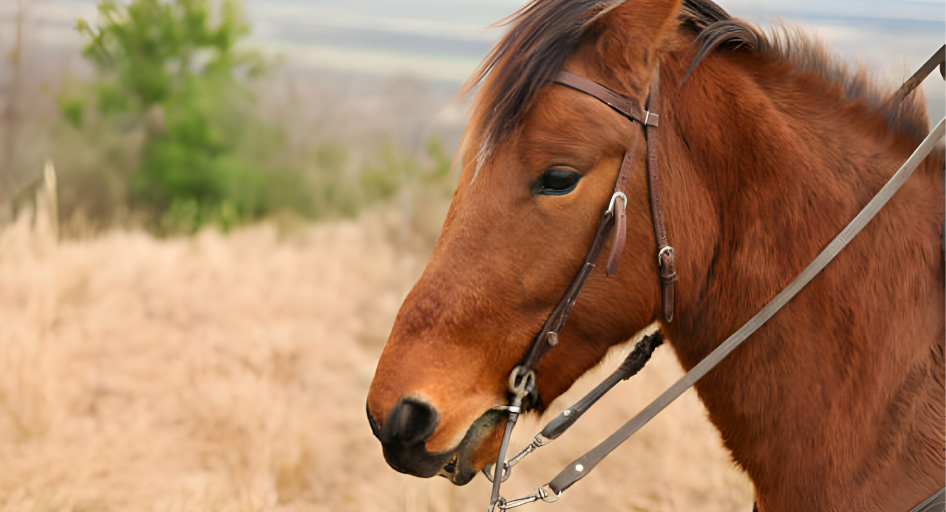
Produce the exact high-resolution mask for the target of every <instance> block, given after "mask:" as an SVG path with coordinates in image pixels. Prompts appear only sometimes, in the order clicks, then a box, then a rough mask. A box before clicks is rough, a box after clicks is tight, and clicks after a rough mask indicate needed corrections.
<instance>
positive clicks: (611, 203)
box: [605, 192, 627, 213]
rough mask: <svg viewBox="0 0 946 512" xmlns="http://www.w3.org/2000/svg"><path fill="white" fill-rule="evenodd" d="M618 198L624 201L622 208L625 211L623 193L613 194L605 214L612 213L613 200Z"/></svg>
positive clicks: (625, 204) (625, 200) (625, 202)
mask: <svg viewBox="0 0 946 512" xmlns="http://www.w3.org/2000/svg"><path fill="white" fill-rule="evenodd" d="M619 197H620V198H621V199H623V200H624V208H625V209H627V196H626V195H624V192H615V193H614V195H612V196H611V202H610V203H608V210H607V211H606V212H605V213H614V200H615V199H617V198H619Z"/></svg>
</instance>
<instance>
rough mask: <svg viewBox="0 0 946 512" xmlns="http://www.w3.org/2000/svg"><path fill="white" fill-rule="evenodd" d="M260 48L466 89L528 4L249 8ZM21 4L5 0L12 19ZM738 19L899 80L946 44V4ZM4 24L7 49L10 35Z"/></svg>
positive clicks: (368, 0)
mask: <svg viewBox="0 0 946 512" xmlns="http://www.w3.org/2000/svg"><path fill="white" fill-rule="evenodd" d="M23 1H24V2H26V3H27V4H28V8H29V12H30V18H31V25H33V26H34V30H33V31H32V34H33V37H35V38H37V39H38V40H40V41H42V42H43V43H46V44H50V45H60V46H63V45H64V46H76V47H77V46H78V45H79V44H80V41H79V38H78V36H77V34H76V33H75V31H74V30H72V27H73V26H74V24H75V19H76V17H84V18H86V19H89V20H90V21H93V20H94V19H95V3H96V2H95V0H23ZM245 3H246V7H247V14H248V17H249V19H250V21H251V23H252V25H253V35H252V38H253V42H254V43H255V44H257V45H259V46H261V47H263V48H264V49H265V51H266V52H267V53H270V54H272V55H278V56H280V57H282V58H283V59H285V60H286V61H288V62H289V63H291V64H293V65H295V66H300V67H306V68H312V69H314V70H327V71H333V72H343V73H354V74H360V75H364V76H375V77H392V76H399V75H408V76H412V77H415V78H419V79H423V80H431V81H436V82H440V83H444V84H447V85H448V86H457V85H459V84H460V83H461V82H463V81H464V80H465V79H466V78H467V77H468V76H469V75H470V74H471V73H472V72H473V70H474V69H475V68H476V66H477V64H478V63H479V61H480V60H481V59H482V58H483V57H484V56H485V54H486V53H487V51H488V50H489V48H490V47H491V45H492V44H493V42H495V41H496V39H497V38H498V37H499V36H500V35H501V34H502V32H503V29H502V28H487V26H488V25H490V24H493V23H495V22H496V21H499V20H501V19H502V18H504V17H506V16H508V15H509V14H511V13H513V12H514V11H515V10H516V9H517V8H519V7H520V6H521V5H522V1H521V0H359V1H357V2H355V1H352V0H245ZM14 5H15V2H14V0H0V19H7V20H8V19H9V18H10V16H9V13H10V12H11V11H12V9H13V6H14ZM720 5H722V6H723V8H725V9H726V10H727V11H729V13H730V14H732V15H734V16H737V17H742V18H746V19H748V20H750V21H752V22H755V23H757V24H760V25H763V26H764V25H766V24H767V23H770V22H772V21H774V20H776V19H777V17H781V18H782V19H784V20H786V21H789V22H794V23H797V24H799V25H801V27H803V28H804V29H805V30H806V31H810V32H814V33H815V34H817V36H818V37H820V38H822V39H824V40H825V41H826V42H828V43H829V44H830V45H831V46H833V47H834V48H835V49H836V50H837V51H838V52H839V53H840V54H841V55H842V56H843V57H844V58H846V59H847V60H848V61H852V62H859V61H861V60H863V61H864V62H866V63H867V64H868V66H869V67H870V68H871V69H872V70H874V71H875V73H876V74H879V75H881V76H886V77H888V78H890V79H891V80H893V81H898V80H902V79H903V78H905V77H907V76H909V75H910V74H912V72H913V71H914V70H915V69H916V68H918V67H919V66H920V65H921V64H922V63H923V62H924V61H925V60H926V59H927V58H928V57H929V56H930V55H931V54H932V53H933V52H934V51H935V50H936V49H937V48H939V46H940V45H942V44H943V42H944V39H946V22H944V20H946V3H944V2H943V1H942V0H886V1H880V0H721V1H720ZM7 27H8V25H4V24H0V47H5V46H7V44H5V43H6V42H7V41H5V40H4V39H8V38H9V35H10V32H11V31H10V30H6V28H7ZM924 89H925V90H926V93H927V97H928V98H929V99H930V102H931V110H932V111H934V112H936V111H942V110H943V108H946V107H944V106H943V105H944V98H943V96H944V87H943V82H942V80H941V79H937V80H934V79H933V78H931V79H929V80H927V81H926V83H924ZM941 115H942V114H940V116H941Z"/></svg>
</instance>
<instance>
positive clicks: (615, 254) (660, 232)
mask: <svg viewBox="0 0 946 512" xmlns="http://www.w3.org/2000/svg"><path fill="white" fill-rule="evenodd" d="M553 83H556V84H559V85H564V86H565V87H569V88H571V89H574V90H576V91H579V92H582V93H585V94H587V95H589V96H591V97H593V98H595V99H597V100H599V101H601V102H603V103H604V104H606V105H607V106H609V107H611V109H613V110H614V111H615V112H617V113H619V114H621V115H622V116H624V117H625V118H627V119H628V120H630V121H632V122H636V123H639V124H640V125H641V127H642V128H643V130H644V138H645V139H646V140H647V188H648V194H649V196H650V212H651V219H652V224H653V228H654V239H655V240H656V242H657V251H656V255H657V267H658V277H659V279H660V285H661V287H660V288H661V304H662V308H661V309H662V312H663V316H664V319H665V320H666V321H667V322H671V321H673V299H674V284H675V282H676V279H677V274H676V271H675V270H674V256H675V252H674V249H673V247H672V246H670V244H669V243H668V242H667V227H666V225H665V223H664V215H663V210H662V208H661V202H660V180H659V175H658V172H657V171H658V163H657V162H658V161H657V126H658V124H659V121H660V117H659V116H658V114H657V113H656V111H657V109H658V108H659V106H660V88H659V85H660V68H659V65H658V66H657V67H656V68H655V70H654V77H653V80H652V81H651V86H650V93H649V94H648V97H647V103H646V104H645V106H644V108H641V107H639V106H638V105H637V104H636V103H635V102H633V101H632V100H630V99H628V98H625V97H624V96H621V95H620V94H618V93H616V92H614V91H612V90H610V89H608V88H607V87H604V86H603V85H600V84H597V83H595V82H592V81H591V80H588V79H587V78H584V77H581V76H578V75H576V74H574V73H570V72H568V71H561V72H559V74H558V75H557V76H556V77H555V80H554V81H553ZM634 157H635V151H634V149H633V148H629V149H627V150H625V152H624V158H623V159H622V160H621V167H620V168H619V169H618V176H617V179H616V180H615V182H614V193H613V194H611V200H610V201H609V202H608V208H607V209H606V210H605V211H604V213H602V214H601V219H600V220H599V221H598V227H597V228H596V229H595V237H594V240H592V242H591V248H590V249H589V250H588V254H587V255H586V256H585V260H584V262H583V263H582V265H581V268H579V270H578V273H577V274H575V277H574V278H573V279H572V281H571V283H570V284H569V285H568V288H567V289H566V290H565V293H564V295H562V297H561V298H560V299H559V301H558V302H557V303H556V304H555V307H553V308H552V311H551V313H549V316H548V319H546V321H545V324H544V325H543V326H542V330H541V331H539V334H538V336H536V337H535V339H534V340H533V341H532V345H531V346H530V347H529V349H528V350H527V351H526V354H525V356H523V358H522V360H521V361H520V362H519V365H518V366H516V367H515V368H514V369H513V370H512V372H511V373H510V375H509V391H510V392H511V393H512V400H511V403H510V404H509V405H504V406H500V407H497V408H496V409H498V410H501V411H504V412H507V413H508V414H509V417H508V419H507V421H506V428H505V430H504V432H503V439H502V441H501V442H500V448H499V454H498V456H497V462H496V465H495V468H496V469H495V474H494V475H493V476H492V480H493V490H492V496H491V498H490V510H492V509H493V508H494V506H495V505H496V503H497V502H498V501H499V500H500V499H501V498H500V497H499V485H500V483H501V482H502V481H503V480H504V478H502V477H500V476H499V472H500V471H501V470H502V468H503V461H504V458H505V456H506V449H507V447H508V445H509V437H510V435H511V434H512V428H513V426H514V425H515V423H516V420H518V418H519V414H520V412H521V411H522V404H523V400H524V399H525V398H526V397H527V396H530V395H532V396H533V397H534V396H535V372H534V370H535V366H536V365H537V364H538V363H539V361H540V360H541V359H542V357H543V356H544V355H545V354H546V353H547V352H548V351H549V349H550V348H552V347H554V346H555V345H557V344H558V334H559V332H561V330H562V328H563V327H564V326H565V321H566V320H567V319H568V314H569V313H570V312H571V309H572V306H574V305H575V300H577V299H578V294H579V293H580V292H581V289H582V287H583V286H584V284H585V281H586V280H587V279H588V276H589V275H591V271H592V270H594V268H595V262H596V261H597V260H598V256H599V255H600V253H601V250H602V249H603V248H604V245H605V243H606V242H607V240H608V237H609V236H610V234H611V231H612V230H615V228H616V230H615V236H614V243H613V244H612V246H611V254H610V256H609V257H608V266H607V268H606V271H605V275H606V276H608V277H610V276H611V275H612V274H614V272H615V271H616V270H617V265H618V262H619V261H620V259H621V254H622V253H623V252H624V241H625V238H626V236H627V215H626V213H625V210H626V208H627V195H626V194H625V193H624V191H625V190H626V187H627V182H628V179H629V178H630V175H631V170H632V169H633V168H634ZM648 357H649V354H648ZM635 373H636V372H635ZM536 401H537V400H535V399H533V400H532V403H534V402H536ZM575 419H577V417H576V418H575ZM507 467H508V464H507ZM487 476H489V474H488V472H487ZM503 476H505V477H507V478H508V473H507V474H504V475H503Z"/></svg>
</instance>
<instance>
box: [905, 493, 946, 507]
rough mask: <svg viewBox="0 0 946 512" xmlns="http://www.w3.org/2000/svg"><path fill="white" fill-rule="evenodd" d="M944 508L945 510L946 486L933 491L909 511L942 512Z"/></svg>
mask: <svg viewBox="0 0 946 512" xmlns="http://www.w3.org/2000/svg"><path fill="white" fill-rule="evenodd" d="M944 510H946V487H943V488H942V489H940V490H938V491H936V492H934V493H933V495H932V496H930V497H929V498H926V499H925V500H923V501H922V502H921V503H920V504H919V505H917V506H915V507H913V508H912V509H910V512H943V511H944Z"/></svg>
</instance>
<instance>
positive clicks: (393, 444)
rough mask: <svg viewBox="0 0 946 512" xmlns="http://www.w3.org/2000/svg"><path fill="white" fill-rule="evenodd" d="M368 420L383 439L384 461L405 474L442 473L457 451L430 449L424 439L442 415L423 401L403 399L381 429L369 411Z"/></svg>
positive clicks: (425, 476)
mask: <svg viewBox="0 0 946 512" xmlns="http://www.w3.org/2000/svg"><path fill="white" fill-rule="evenodd" d="M368 422H369V423H370V424H371V430H372V432H374V435H375V436H376V437H377V438H378V439H379V440H380V441H381V447H382V451H383V452H384V460H385V461H387V463H388V465H390V466H391V467H392V468H394V469H395V470H397V471H399V472H401V473H406V474H408V475H413V476H418V477H421V478H430V477H432V476H434V475H437V474H438V473H440V471H441V469H442V468H443V467H444V466H445V465H446V464H447V463H448V462H449V461H450V459H451V457H453V455H454V453H455V450H448V451H445V452H442V453H431V452H428V451H427V448H426V446H425V445H424V442H425V441H426V440H427V439H428V438H429V437H430V436H431V435H432V434H433V433H434V431H435V430H436V429H437V425H439V424H440V414H439V413H438V412H437V408H436V407H434V406H433V405H431V404H429V403H427V402H425V401H423V400H419V399H417V398H411V397H404V398H401V399H400V400H398V402H397V404H396V405H395V406H394V408H392V409H391V412H390V413H388V417H387V419H385V420H384V423H383V424H382V425H381V427H380V428H379V427H378V424H377V423H376V422H375V420H374V418H373V417H372V415H371V411H370V410H369V411H368Z"/></svg>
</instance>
